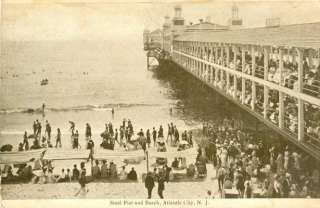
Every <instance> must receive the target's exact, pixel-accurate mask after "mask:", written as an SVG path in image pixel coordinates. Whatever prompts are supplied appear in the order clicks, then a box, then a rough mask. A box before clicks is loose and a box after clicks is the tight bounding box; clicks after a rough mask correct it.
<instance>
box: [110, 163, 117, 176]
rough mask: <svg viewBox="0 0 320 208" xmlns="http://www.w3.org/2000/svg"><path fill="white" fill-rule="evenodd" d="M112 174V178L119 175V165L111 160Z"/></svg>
mask: <svg viewBox="0 0 320 208" xmlns="http://www.w3.org/2000/svg"><path fill="white" fill-rule="evenodd" d="M110 176H111V178H116V177H117V176H118V171H117V165H116V164H114V163H113V162H110Z"/></svg>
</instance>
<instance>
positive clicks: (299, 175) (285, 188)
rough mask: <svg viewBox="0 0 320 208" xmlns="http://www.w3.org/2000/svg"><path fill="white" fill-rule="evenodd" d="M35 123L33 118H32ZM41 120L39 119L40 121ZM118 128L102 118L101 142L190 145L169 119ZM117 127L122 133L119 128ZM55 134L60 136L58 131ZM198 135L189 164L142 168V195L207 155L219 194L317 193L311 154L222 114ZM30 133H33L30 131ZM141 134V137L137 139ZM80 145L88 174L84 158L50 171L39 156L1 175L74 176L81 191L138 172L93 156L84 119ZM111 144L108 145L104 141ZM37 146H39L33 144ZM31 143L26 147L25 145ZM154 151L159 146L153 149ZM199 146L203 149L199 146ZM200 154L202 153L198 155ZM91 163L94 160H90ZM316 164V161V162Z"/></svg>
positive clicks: (201, 169)
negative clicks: (36, 160)
mask: <svg viewBox="0 0 320 208" xmlns="http://www.w3.org/2000/svg"><path fill="white" fill-rule="evenodd" d="M35 124H37V121H35ZM35 126H37V128H35V129H34V135H35V137H34V141H39V140H40V139H39V138H40V136H39V135H41V127H39V124H37V125H35ZM40 126H41V124H40ZM119 129H120V130H119V132H118V129H114V128H113V124H112V123H111V122H110V123H108V124H106V128H105V130H104V131H103V132H102V133H101V135H100V136H101V137H102V143H101V145H100V146H101V147H102V148H107V149H114V145H115V143H118V145H119V146H120V147H122V148H125V149H127V150H128V146H130V144H134V142H135V141H138V142H137V143H138V145H139V146H140V147H141V148H142V149H143V150H144V151H145V150H146V149H147V148H150V147H152V141H153V146H154V147H157V146H159V144H158V140H159V138H160V140H161V141H163V142H164V143H166V144H170V145H171V146H175V145H177V144H178V143H181V142H182V141H184V142H185V143H186V144H188V145H189V146H192V145H194V142H193V139H192V133H191V131H190V132H187V131H183V132H182V133H181V135H180V133H179V131H178V129H177V127H176V126H175V125H174V124H173V123H170V124H168V129H167V131H166V133H167V135H165V133H164V129H163V127H162V125H160V126H159V129H158V130H156V129H155V127H153V128H152V131H150V130H149V129H147V130H146V131H145V132H144V131H143V129H140V131H138V132H137V133H136V135H137V138H138V139H135V138H134V135H135V133H134V127H133V124H132V122H131V121H130V120H123V122H122V125H120V127H119ZM70 131H71V135H72V136H71V146H72V147H73V148H81V147H79V141H78V139H79V136H78V130H76V129H75V124H74V123H73V122H71V127H70ZM121 132H122V133H121ZM58 135H60V136H58ZM203 135H204V136H205V138H206V141H207V142H208V143H207V144H205V145H203V146H202V147H199V148H198V156H197V158H196V163H195V164H189V165H187V164H186V162H185V161H184V160H183V158H175V159H174V161H173V162H172V164H171V166H170V167H169V165H168V164H167V163H165V164H164V165H163V166H161V167H158V168H155V169H154V171H153V172H149V173H147V175H146V176H145V177H144V181H145V187H146V189H147V190H148V198H151V194H152V189H153V187H154V186H155V182H158V195H159V197H160V198H163V190H164V182H168V181H169V178H170V171H171V170H172V169H174V168H181V167H183V168H186V170H187V171H186V173H187V176H188V177H194V175H195V173H196V172H197V173H198V176H199V175H201V174H203V175H205V174H206V162H208V161H211V162H212V163H213V165H214V167H215V170H216V179H217V182H218V184H217V185H218V189H219V193H220V194H221V196H224V197H227V196H228V193H229V191H228V190H237V197H240V198H251V197H273V198H278V197H284V198H287V197H317V196H318V194H319V188H318V187H319V185H320V184H319V180H320V178H319V177H320V176H319V175H320V174H319V169H318V167H317V165H312V164H313V163H315V162H314V160H312V158H310V157H309V156H308V155H306V154H304V153H303V152H301V151H299V150H298V149H296V148H294V147H292V146H289V145H286V146H282V145H280V144H277V143H273V145H270V144H266V143H265V142H264V141H263V140H262V139H260V138H258V137H257V136H256V135H255V134H253V133H252V132H247V131H245V130H241V128H240V127H239V125H238V124H237V123H236V121H235V120H229V119H226V118H225V119H223V120H222V121H220V122H216V123H210V124H209V123H205V124H204V126H203ZM31 138H33V137H31ZM45 138H47V139H46V141H48V140H50V138H51V126H50V124H49V122H48V121H46V130H45ZM142 138H143V139H142ZM28 139H30V137H28V136H27V133H25V135H24V142H23V143H22V144H23V145H22V150H27V149H28ZM85 139H86V141H87V142H86V148H87V149H90V150H92V151H90V156H89V158H88V161H89V160H90V159H91V174H89V175H90V178H91V179H88V177H87V174H86V169H85V163H84V162H82V163H81V164H80V169H78V168H77V165H76V164H75V165H74V167H73V169H71V168H64V169H62V170H61V173H60V174H53V167H52V164H51V162H50V161H42V164H41V165H39V167H41V168H40V169H39V168H38V170H41V171H40V173H37V174H35V169H34V168H32V167H31V166H30V165H26V164H24V165H20V166H19V168H18V171H17V173H16V174H14V173H13V168H12V167H11V166H6V169H5V170H3V171H5V172H6V180H8V181H10V180H11V181H14V180H16V179H19V180H18V181H23V182H27V181H32V182H34V183H60V182H71V181H78V182H79V183H80V185H81V189H80V191H79V193H82V192H85V191H84V190H86V188H85V184H86V183H88V182H89V181H91V180H93V181H95V180H101V179H117V180H129V181H138V174H137V172H136V170H135V169H134V167H132V168H131V170H130V171H129V172H127V170H126V166H121V167H120V168H118V167H117V165H116V164H115V163H114V162H113V161H110V162H109V164H108V162H107V161H106V160H100V161H98V160H95V159H94V152H93V149H94V143H93V141H92V132H91V126H90V124H86V129H85ZM107 145H111V146H107ZM39 146H41V145H40V144H39ZM56 147H57V148H58V147H61V132H60V130H57V137H56ZM30 149H32V148H30ZM159 151H160V150H159ZM203 151H204V152H203ZM203 154H205V156H206V157H205V158H203V157H202V155H203ZM93 163H94V164H93ZM316 164H317V163H316Z"/></svg>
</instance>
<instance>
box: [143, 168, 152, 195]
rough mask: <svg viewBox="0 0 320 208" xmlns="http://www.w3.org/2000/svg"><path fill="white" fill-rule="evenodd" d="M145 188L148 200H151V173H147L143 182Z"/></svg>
mask: <svg viewBox="0 0 320 208" xmlns="http://www.w3.org/2000/svg"><path fill="white" fill-rule="evenodd" d="M144 184H145V187H146V188H147V190H148V199H151V195H152V189H153V187H154V179H153V177H152V174H151V172H148V174H147V177H146V179H145V181H144Z"/></svg>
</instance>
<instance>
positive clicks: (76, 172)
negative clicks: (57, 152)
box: [71, 165, 80, 181]
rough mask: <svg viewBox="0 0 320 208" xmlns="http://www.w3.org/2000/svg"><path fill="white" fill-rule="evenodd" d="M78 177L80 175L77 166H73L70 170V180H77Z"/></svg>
mask: <svg viewBox="0 0 320 208" xmlns="http://www.w3.org/2000/svg"><path fill="white" fill-rule="evenodd" d="M79 175H80V171H79V170H78V168H77V165H73V170H72V177H71V179H72V180H74V181H75V180H78V179H79Z"/></svg>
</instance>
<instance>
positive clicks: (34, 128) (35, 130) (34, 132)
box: [32, 121, 38, 139]
mask: <svg viewBox="0 0 320 208" xmlns="http://www.w3.org/2000/svg"><path fill="white" fill-rule="evenodd" d="M37 127H38V126H37V122H36V121H34V122H33V125H32V128H33V136H34V138H35V139H36V138H37Z"/></svg>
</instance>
